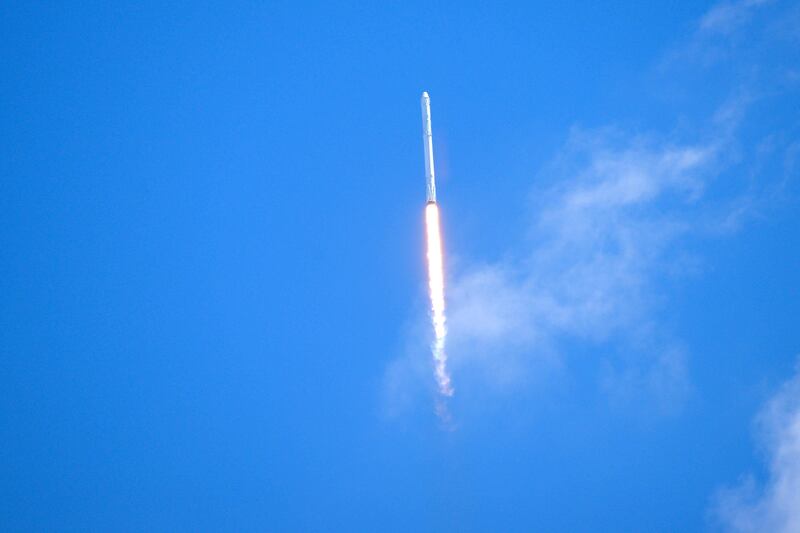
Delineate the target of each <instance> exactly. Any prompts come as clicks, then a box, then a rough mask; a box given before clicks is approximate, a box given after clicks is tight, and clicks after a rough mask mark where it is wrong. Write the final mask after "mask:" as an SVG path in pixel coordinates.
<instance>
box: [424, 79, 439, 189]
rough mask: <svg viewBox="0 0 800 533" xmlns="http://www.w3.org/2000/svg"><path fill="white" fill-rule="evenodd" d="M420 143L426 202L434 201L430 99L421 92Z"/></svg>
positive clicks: (434, 179) (434, 185) (434, 183)
mask: <svg viewBox="0 0 800 533" xmlns="http://www.w3.org/2000/svg"><path fill="white" fill-rule="evenodd" d="M421 104H422V143H423V145H424V146H425V182H426V184H427V189H428V191H427V195H426V196H427V202H428V203H436V178H435V175H434V172H433V134H432V133H431V99H430V98H429V97H428V93H427V92H424V93H422V101H421Z"/></svg>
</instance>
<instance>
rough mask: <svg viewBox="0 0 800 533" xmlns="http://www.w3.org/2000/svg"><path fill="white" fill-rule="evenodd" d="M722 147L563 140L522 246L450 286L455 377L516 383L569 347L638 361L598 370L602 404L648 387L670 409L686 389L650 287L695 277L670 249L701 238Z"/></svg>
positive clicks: (715, 143)
mask: <svg viewBox="0 0 800 533" xmlns="http://www.w3.org/2000/svg"><path fill="white" fill-rule="evenodd" d="M724 142H725V141H724V140H723V139H711V140H708V141H706V142H699V143H695V144H681V143H675V142H671V141H669V140H664V139H657V138H655V137H652V136H650V137H648V136H635V137H630V136H626V135H624V134H621V133H620V132H618V131H612V130H604V131H592V132H587V131H582V130H575V131H573V132H572V134H571V135H570V139H569V141H568V142H567V144H566V146H565V148H564V149H563V150H562V153H561V154H559V156H558V157H557V158H556V159H555V161H554V163H553V164H552V165H550V166H549V168H547V170H546V173H547V175H548V176H550V178H551V180H552V184H551V185H550V186H548V187H544V188H539V189H538V190H537V191H535V193H534V197H535V198H537V200H536V201H535V202H534V205H533V206H532V211H533V212H535V213H537V215H536V216H535V217H534V219H533V223H532V225H531V228H530V231H529V239H528V240H527V241H526V242H525V243H523V244H521V245H520V246H519V247H518V248H517V250H516V252H515V253H514V254H513V256H510V257H509V258H508V259H505V260H503V261H499V262H493V263H482V264H477V265H469V266H467V267H465V268H463V269H462V270H461V271H460V272H459V273H457V274H456V275H455V276H454V280H453V283H452V284H451V286H450V291H449V296H450V335H451V347H452V353H453V364H454V371H455V372H456V373H459V372H473V373H475V374H480V375H481V376H483V377H484V378H485V379H486V380H489V381H496V382H501V383H512V382H514V381H515V380H525V379H526V378H528V377H529V374H530V373H531V372H536V371H537V370H539V368H541V366H542V365H546V364H549V363H551V362H552V361H553V360H554V359H555V360H560V357H561V355H560V354H561V353H562V352H563V350H562V348H561V345H562V341H564V340H565V339H566V340H570V339H572V340H575V339H578V340H582V341H585V342H587V343H591V344H594V345H597V346H601V345H602V346H612V347H613V349H616V350H619V349H625V350H634V351H638V352H640V353H642V354H646V355H647V357H646V358H643V359H640V360H639V362H640V363H641V364H642V365H643V366H642V367H641V368H640V367H637V368H635V369H632V368H630V367H624V368H619V367H618V365H616V364H612V363H609V365H607V367H606V372H605V377H604V382H603V389H604V390H606V391H607V392H608V393H609V394H610V395H612V396H620V395H624V392H623V391H624V390H629V389H631V387H634V386H636V387H647V388H650V389H652V391H653V392H654V393H656V394H658V395H660V396H662V397H663V400H664V402H665V403H669V404H674V403H675V402H674V401H673V400H667V398H666V396H668V395H670V394H671V395H672V396H675V397H677V396H682V395H684V394H685V392H686V391H687V390H688V388H689V387H688V383H687V382H686V376H687V373H686V370H685V367H684V364H685V360H686V357H685V354H684V352H683V350H677V349H676V348H675V346H674V344H675V343H674V342H673V341H671V340H670V339H669V338H668V335H665V334H664V333H663V332H661V331H659V330H658V328H657V326H656V324H655V310H656V309H657V307H658V304H659V299H660V298H659V295H658V291H657V290H656V288H657V285H658V280H659V279H661V278H663V277H672V276H675V275H681V274H686V273H688V272H691V271H693V270H694V269H695V264H694V263H693V262H692V261H691V257H690V256H689V255H687V254H686V253H685V251H684V250H682V249H681V248H680V247H679V246H677V245H678V244H679V243H680V242H681V241H682V240H683V239H684V238H685V237H687V236H688V235H692V234H697V233H699V232H703V231H705V230H706V229H708V223H707V222H708V221H707V220H706V219H705V218H704V216H703V214H702V213H701V212H700V211H701V210H700V209H699V208H698V206H699V204H700V202H701V201H702V200H703V198H704V192H705V190H706V188H707V186H708V184H709V182H710V181H712V180H713V178H714V177H715V176H716V175H717V174H718V172H719V170H720V169H721V168H722V163H721V157H720V152H721V150H723V146H724ZM655 339H659V340H658V341H656V340H655ZM612 351H613V350H612Z"/></svg>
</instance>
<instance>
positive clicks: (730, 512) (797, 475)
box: [715, 366, 800, 533]
mask: <svg viewBox="0 0 800 533" xmlns="http://www.w3.org/2000/svg"><path fill="white" fill-rule="evenodd" d="M756 425H757V428H758V434H759V439H760V441H761V444H762V446H763V449H764V450H765V452H766V457H767V460H768V474H767V477H766V479H765V480H764V481H763V483H759V482H758V481H756V480H755V479H754V478H753V477H752V476H749V477H746V478H745V479H744V480H743V481H742V482H741V483H740V484H739V485H738V486H736V487H733V488H727V489H724V490H722V491H720V493H719V494H718V496H717V501H716V506H715V511H716V514H717V516H718V518H719V519H720V520H721V522H722V524H723V525H724V527H725V528H726V529H728V530H730V531H736V532H740V533H749V532H762V531H771V532H774V533H795V532H797V531H800V366H798V368H797V373H796V374H795V375H794V377H793V378H792V379H790V380H789V381H788V382H786V383H785V384H784V385H783V386H782V387H781V389H780V390H779V391H778V393H777V394H776V395H775V396H774V397H773V398H772V399H771V400H770V401H769V402H768V403H767V404H766V406H765V407H764V409H763V410H762V412H761V413H760V415H759V416H758V418H757V424H756Z"/></svg>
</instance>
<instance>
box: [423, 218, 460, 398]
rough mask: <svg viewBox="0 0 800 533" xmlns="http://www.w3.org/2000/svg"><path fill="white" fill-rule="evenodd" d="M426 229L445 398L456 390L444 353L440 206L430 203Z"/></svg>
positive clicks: (436, 355)
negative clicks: (448, 371)
mask: <svg viewBox="0 0 800 533" xmlns="http://www.w3.org/2000/svg"><path fill="white" fill-rule="evenodd" d="M425 229H426V232H427V236H428V287H429V289H430V296H431V320H432V321H433V332H434V336H435V338H434V341H433V345H432V346H431V349H432V350H433V359H434V363H435V364H436V381H437V383H438V384H439V392H441V393H442V394H444V395H445V396H452V395H453V388H452V386H451V385H450V375H449V374H448V373H447V354H446V353H445V350H444V341H445V337H446V336H447V327H446V326H445V314H444V266H443V262H442V236H441V232H440V230H439V207H438V206H437V205H436V204H435V203H429V204H428V205H427V206H426V207H425Z"/></svg>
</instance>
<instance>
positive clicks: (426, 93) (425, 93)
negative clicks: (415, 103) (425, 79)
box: [422, 91, 428, 100]
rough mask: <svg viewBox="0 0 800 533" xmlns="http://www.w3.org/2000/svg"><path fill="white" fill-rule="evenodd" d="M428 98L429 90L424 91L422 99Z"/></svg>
mask: <svg viewBox="0 0 800 533" xmlns="http://www.w3.org/2000/svg"><path fill="white" fill-rule="evenodd" d="M426 98H428V92H427V91H425V92H423V93H422V99H423V100H424V99H426Z"/></svg>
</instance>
